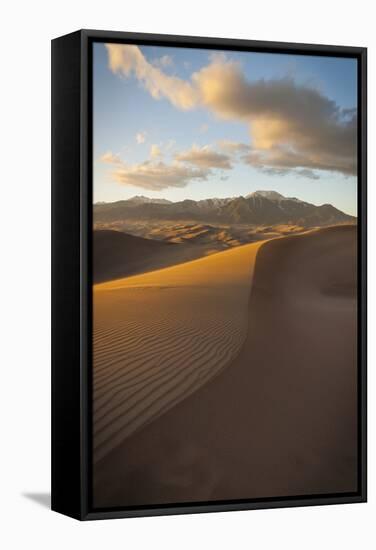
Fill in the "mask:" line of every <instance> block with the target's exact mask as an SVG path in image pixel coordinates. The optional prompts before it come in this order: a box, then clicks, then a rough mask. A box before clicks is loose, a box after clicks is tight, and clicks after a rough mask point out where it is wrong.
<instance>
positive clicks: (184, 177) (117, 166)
mask: <svg viewBox="0 0 376 550" xmlns="http://www.w3.org/2000/svg"><path fill="white" fill-rule="evenodd" d="M104 157H105V159H104ZM111 158H112V159H113V160H114V162H112V164H113V165H114V170H113V171H112V173H111V176H112V179H113V181H115V182H117V183H119V184H120V185H127V186H132V187H140V188H142V189H147V190H151V191H161V190H163V189H167V188H169V187H186V186H187V185H188V183H190V182H191V181H194V180H206V179H207V177H208V176H209V174H210V170H208V169H207V168H204V167H202V168H200V167H193V166H190V165H189V164H186V163H183V162H179V161H173V162H171V163H169V164H167V163H165V162H163V161H156V160H146V161H144V162H141V163H138V164H128V163H127V162H125V161H121V160H120V161H119V158H118V157H117V156H116V155H113V156H112V157H111V153H107V154H106V155H104V156H103V157H102V160H103V161H104V162H106V163H109V164H111Z"/></svg>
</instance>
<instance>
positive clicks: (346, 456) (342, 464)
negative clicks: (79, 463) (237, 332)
mask: <svg viewBox="0 0 376 550" xmlns="http://www.w3.org/2000/svg"><path fill="white" fill-rule="evenodd" d="M356 296H357V229H356V227H355V226H342V227H333V228H327V229H321V230H319V231H313V232H311V233H307V234H305V235H299V236H289V237H285V238H282V239H275V240H271V241H269V242H268V243H267V244H265V245H264V246H262V247H261V249H260V250H259V252H258V254H257V261H256V266H255V271H254V275H253V283H252V291H251V294H250V300H249V302H248V304H247V307H248V329H247V336H246V339H245V341H244V343H243V345H242V347H241V350H240V352H239V353H238V354H237V355H236V357H235V359H234V360H233V361H232V362H231V364H230V365H228V366H227V367H226V368H225V369H222V371H221V372H220V373H219V374H218V376H215V377H213V379H212V380H210V381H209V382H208V383H207V384H205V385H203V386H202V387H200V388H198V389H197V391H195V392H194V393H192V394H191V395H189V396H188V397H187V399H184V400H182V401H181V402H180V403H178V404H177V405H176V406H175V407H174V408H173V409H171V410H169V411H167V412H166V413H165V414H163V416H160V417H159V418H158V419H157V420H156V421H154V422H151V423H149V424H148V425H146V426H145V427H144V428H143V429H141V430H139V431H138V432H137V433H134V434H133V435H131V436H130V437H129V438H127V439H126V440H124V441H123V443H122V444H121V445H119V446H117V447H116V448H115V449H114V450H113V451H112V452H111V453H109V454H108V455H107V456H106V457H105V458H104V459H103V460H102V461H100V462H99V463H97V464H96V465H95V470H94V472H95V475H94V503H95V505H96V506H108V505H111V506H116V505H119V506H120V505H122V506H124V505H129V506H134V505H140V504H145V503H147V504H166V503H176V502H197V501H209V500H211V501H215V500H217V501H218V500H224V499H226V500H228V499H239V498H247V499H249V498H261V497H274V498H275V497H277V496H292V495H295V496H296V495H307V494H317V495H318V494H323V493H324V494H327V493H341V492H353V491H356V490H357V461H358V454H357V453H358V447H357V334H356V327H357V300H356ZM201 309H202V310H203V309H204V308H201Z"/></svg>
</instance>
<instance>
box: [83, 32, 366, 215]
mask: <svg viewBox="0 0 376 550" xmlns="http://www.w3.org/2000/svg"><path fill="white" fill-rule="evenodd" d="M93 47H94V56H93V64H94V67H93V141H94V143H93V162H94V182H93V191H94V193H93V194H94V202H100V201H105V202H112V201H117V200H123V199H128V198H130V197H132V196H134V195H145V196H148V197H158V198H166V199H168V200H171V201H179V200H184V199H187V198H188V199H193V200H200V199H205V198H210V197H232V196H240V195H243V196H245V195H248V194H249V193H252V192H253V191H256V190H274V191H277V192H279V193H281V194H283V195H285V196H288V197H297V198H299V199H301V200H305V201H307V202H311V203H313V204H316V205H319V204H325V203H330V204H333V205H334V206H336V207H337V208H339V209H340V210H342V211H344V212H346V213H349V214H353V215H356V212H357V177H356V173H357V165H356V162H357V153H356V134H357V131H356V123H357V112H356V106H357V67H356V63H357V62H356V60H355V59H351V58H335V57H313V56H302V55H287V54H275V53H268V54H265V53H252V52H237V51H226V52H221V51H213V50H205V49H192V48H167V47H155V46H136V45H127V44H103V43H95V44H94V46H93Z"/></svg>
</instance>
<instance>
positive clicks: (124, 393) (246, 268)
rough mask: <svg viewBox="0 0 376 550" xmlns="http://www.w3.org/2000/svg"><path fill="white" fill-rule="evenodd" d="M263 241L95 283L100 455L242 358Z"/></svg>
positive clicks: (97, 457) (96, 433) (96, 444)
mask: <svg viewBox="0 0 376 550" xmlns="http://www.w3.org/2000/svg"><path fill="white" fill-rule="evenodd" d="M263 242H265V241H261V242H257V243H252V244H248V245H244V246H240V247H237V248H234V249H231V250H227V251H225V252H219V253H216V254H212V255H210V256H207V257H204V258H200V259H198V260H193V261H190V262H187V263H185V264H180V265H176V266H173V267H169V268H164V269H159V270H157V271H152V272H148V273H145V274H142V275H135V276H132V277H127V278H124V279H118V280H115V281H110V282H107V283H102V284H98V285H95V286H94V400H93V402H94V460H95V461H98V460H100V459H101V458H103V457H104V456H105V455H106V454H107V453H108V452H110V451H111V450H112V449H113V448H114V447H116V446H117V445H118V444H119V443H121V442H122V441H123V440H124V438H126V437H128V436H129V435H131V434H132V433H134V432H135V431H136V430H138V429H139V428H141V427H142V426H144V425H145V424H147V423H149V422H151V421H152V420H153V419H155V418H156V417H158V416H160V415H161V414H162V413H164V412H165V411H166V410H168V409H170V408H171V407H172V406H173V405H174V404H176V403H177V402H179V401H181V400H182V399H184V398H185V397H186V396H187V395H189V394H191V393H193V392H194V391H195V390H196V389H197V388H199V387H201V386H202V385H203V384H205V382H207V380H209V379H210V378H212V377H213V376H215V375H216V374H217V373H219V372H220V371H221V370H222V369H223V368H224V367H225V366H226V365H227V364H229V363H231V361H232V360H233V359H234V358H235V357H236V355H237V354H238V353H239V351H240V349H241V346H242V344H243V342H244V340H245V337H246V334H247V309H248V298H249V292H250V287H251V282H252V275H253V270H254V265H255V258H256V254H257V251H258V250H259V248H260V246H261V245H262V244H263Z"/></svg>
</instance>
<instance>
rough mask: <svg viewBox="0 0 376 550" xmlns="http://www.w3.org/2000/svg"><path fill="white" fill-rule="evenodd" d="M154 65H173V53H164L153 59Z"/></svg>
mask: <svg viewBox="0 0 376 550" xmlns="http://www.w3.org/2000/svg"><path fill="white" fill-rule="evenodd" d="M153 65H155V66H156V67H172V66H173V65H174V60H173V59H172V57H171V55H162V56H161V57H157V58H156V59H153Z"/></svg>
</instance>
